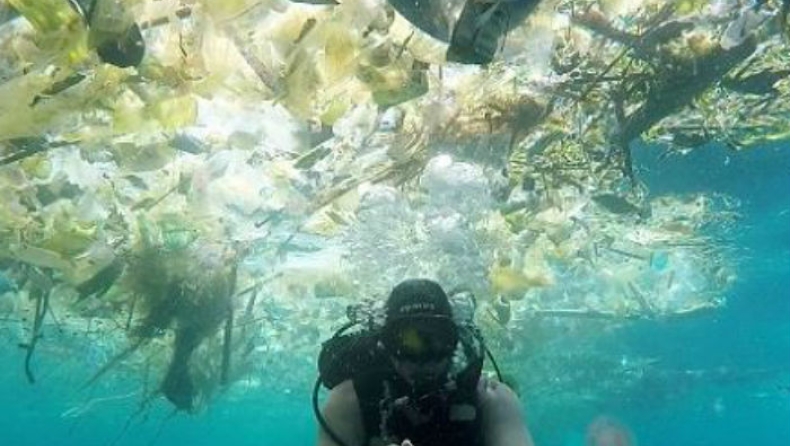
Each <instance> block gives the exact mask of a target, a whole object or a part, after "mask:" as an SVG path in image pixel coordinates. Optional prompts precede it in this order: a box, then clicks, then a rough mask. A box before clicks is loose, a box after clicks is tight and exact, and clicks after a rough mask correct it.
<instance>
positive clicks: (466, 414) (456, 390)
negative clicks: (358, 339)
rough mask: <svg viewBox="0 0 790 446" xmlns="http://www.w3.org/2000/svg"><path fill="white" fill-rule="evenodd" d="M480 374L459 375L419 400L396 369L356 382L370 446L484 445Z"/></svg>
mask: <svg viewBox="0 0 790 446" xmlns="http://www.w3.org/2000/svg"><path fill="white" fill-rule="evenodd" d="M479 379H480V374H479V373H467V374H460V375H459V376H458V377H456V378H455V379H454V380H448V382H447V383H446V385H445V386H444V387H443V388H442V389H440V390H438V391H435V392H431V393H429V394H426V395H422V396H417V395H414V394H412V392H411V391H410V387H409V385H408V384H407V383H406V382H404V380H403V379H402V378H400V377H399V376H398V374H397V373H396V372H395V371H394V370H393V369H392V367H388V368H381V367H380V368H378V369H377V370H374V371H371V372H370V373H365V374H360V375H357V376H356V377H355V378H354V379H353V384H354V390H355V391H356V393H357V398H358V399H359V405H360V411H361V413H362V420H363V424H364V428H365V436H366V440H365V442H364V445H365V446H380V445H389V444H392V443H395V444H401V442H402V441H403V440H406V439H408V440H410V441H411V442H412V444H414V446H447V445H452V446H483V437H482V432H481V429H480V412H479V405H478V397H477V383H478V380H479Z"/></svg>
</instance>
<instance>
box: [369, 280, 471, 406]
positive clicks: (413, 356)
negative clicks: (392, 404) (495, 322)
mask: <svg viewBox="0 0 790 446" xmlns="http://www.w3.org/2000/svg"><path fill="white" fill-rule="evenodd" d="M382 342H383V344H384V347H385V349H386V351H387V353H388V355H389V357H390V359H391V361H392V364H393V365H394V367H395V370H396V371H397V373H398V374H399V375H400V376H401V377H402V378H403V379H404V380H405V381H406V382H408V383H409V384H410V385H411V386H412V387H413V388H414V389H415V390H418V389H419V390H420V391H428V390H435V389H431V388H432V387H437V386H440V385H442V384H444V382H445V381H446V378H447V373H448V371H449V369H450V364H451V362H452V361H451V359H452V356H453V353H454V352H455V348H456V345H457V344H458V328H457V327H456V325H455V322H454V321H453V314H452V308H451V306H450V302H449V300H448V298H447V295H446V294H445V292H444V290H442V287H441V286H439V284H437V283H436V282H433V281H431V280H427V279H409V280H405V281H403V282H401V283H400V284H398V285H397V286H396V287H395V288H394V289H393V290H392V292H391V293H390V296H389V298H388V299H387V304H386V320H385V323H384V328H383V330H382Z"/></svg>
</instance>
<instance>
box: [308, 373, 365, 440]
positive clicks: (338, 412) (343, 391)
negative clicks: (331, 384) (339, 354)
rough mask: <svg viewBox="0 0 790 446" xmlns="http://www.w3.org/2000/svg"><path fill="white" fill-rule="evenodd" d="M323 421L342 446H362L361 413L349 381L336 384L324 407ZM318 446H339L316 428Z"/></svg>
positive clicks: (355, 394) (323, 431)
mask: <svg viewBox="0 0 790 446" xmlns="http://www.w3.org/2000/svg"><path fill="white" fill-rule="evenodd" d="M323 414H324V419H325V420H326V423H327V424H328V425H329V427H330V428H331V429H332V431H333V432H334V433H335V435H337V436H338V437H340V439H341V440H342V441H343V442H344V443H345V445H342V446H363V444H362V442H363V441H364V438H365V431H364V427H363V425H362V413H361V412H360V410H359V400H358V399H357V392H356V390H354V383H353V382H352V381H351V380H347V381H343V382H342V383H340V384H338V385H337V386H336V387H335V388H334V389H332V391H331V392H329V399H328V400H327V402H326V406H324V412H323ZM318 446H341V445H339V444H338V443H336V442H335V441H333V440H332V438H331V437H330V436H329V434H327V432H326V431H325V430H324V429H323V428H322V427H321V426H319V427H318Z"/></svg>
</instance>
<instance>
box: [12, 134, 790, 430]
mask: <svg viewBox="0 0 790 446" xmlns="http://www.w3.org/2000/svg"><path fill="white" fill-rule="evenodd" d="M788 146H790V142H781V143H777V144H775V145H772V146H766V147H760V148H754V149H750V150H745V151H741V152H733V151H729V150H727V149H724V148H722V147H719V146H709V147H705V148H702V149H699V150H695V151H694V152H693V153H691V154H689V155H687V156H674V157H668V158H666V157H664V158H660V157H659V156H658V154H659V153H660V152H659V151H657V150H651V148H650V147H645V146H636V147H635V148H634V154H635V157H636V165H637V166H638V169H639V176H640V178H641V179H642V180H644V181H645V183H646V184H647V185H648V187H649V189H650V191H651V193H652V194H656V195H660V194H667V193H671V194H683V193H692V192H718V193H723V194H727V195H728V196H730V197H733V198H735V199H737V200H739V201H740V207H739V214H740V217H739V218H738V219H737V220H736V221H735V222H734V223H733V224H732V225H731V226H730V227H729V228H728V230H727V231H726V233H722V234H711V236H712V237H721V238H723V239H726V242H727V243H728V244H729V245H730V246H731V248H732V249H733V250H734V253H735V257H736V258H737V259H738V268H737V270H738V278H737V280H736V282H735V284H734V286H732V287H731V288H730V290H729V291H728V295H727V296H726V297H727V302H728V303H727V305H726V306H725V307H723V308H720V309H716V310H714V311H710V312H706V313H703V314H701V315H694V316H690V317H688V318H676V319H670V320H651V321H638V322H633V323H629V324H626V325H622V324H620V325H618V326H617V327H615V328H613V329H611V330H608V331H607V332H606V334H605V335H603V336H601V337H600V338H598V339H596V340H595V341H594V345H592V346H590V348H594V349H596V351H597V352H598V354H602V355H604V356H606V357H608V358H611V359H612V360H613V361H619V362H621V363H625V362H627V361H629V358H633V357H649V358H652V361H653V362H652V364H651V366H650V367H648V368H645V369H643V371H642V372H641V373H643V375H641V376H640V377H639V379H638V380H636V382H637V385H631V386H628V387H627V388H625V389H618V387H617V385H616V383H615V384H614V385H612V386H609V387H608V389H609V390H607V391H603V392H599V393H598V394H597V396H596V397H595V398H589V397H587V396H585V395H586V394H587V392H586V387H587V386H596V385H600V383H595V382H580V383H577V385H576V388H569V389H565V390H564V391H565V392H566V393H567V395H564V397H563V399H562V404H546V402H547V400H546V398H543V397H538V396H536V395H538V394H540V392H541V387H542V386H541V384H540V383H535V382H533V381H530V382H529V385H526V386H522V387H521V388H520V392H521V396H522V402H523V404H524V409H525V414H526V415H525V416H526V418H527V421H528V424H529V427H530V429H531V431H532V434H533V436H534V439H535V442H536V444H538V445H557V446H572V445H584V444H585V435H586V430H587V429H588V426H589V424H590V423H591V422H592V421H593V420H595V419H596V418H598V417H600V416H606V417H609V418H611V419H615V420H619V423H620V425H621V426H623V428H624V429H627V430H630V433H631V435H632V443H633V444H639V445H643V446H659V445H666V444H676V445H700V446H704V445H719V446H720V445H742V444H750V445H756V444H759V445H763V446H771V445H776V446H784V445H787V444H790V423H788V422H787V421H788V420H790V194H788V193H787V191H788V190H790V156H789V155H788V153H789V152H788V150H790V147H788ZM45 340H46V339H45ZM579 341H580V343H581V341H582V340H579ZM42 345H46V344H45V343H43V344H42ZM317 348H318V346H316V351H317ZM41 349H42V350H41V351H40V352H38V355H37V358H36V359H35V361H34V364H35V367H36V370H37V372H38V376H37V378H38V379H37V382H36V383H35V384H32V385H31V384H29V383H28V382H27V380H26V379H25V376H24V371H23V361H24V352H23V351H22V350H21V349H18V348H17V347H16V346H13V345H2V346H0V364H2V368H0V444H2V445H29V446H39V445H40V446H44V445H46V446H52V445H80V446H85V445H110V444H112V445H128V446H132V445H150V444H158V445H171V444H173V445H175V444H188V445H191V446H202V445H220V444H221V445H239V446H241V445H296V446H307V445H312V444H314V442H315V431H316V423H315V420H314V418H313V414H312V408H311V403H310V391H311V387H312V383H311V382H310V380H309V379H303V380H301V381H300V384H299V385H298V386H294V387H293V388H267V387H251V388H249V389H246V388H244V387H243V385H242V384H237V385H235V388H231V389H230V390H229V391H228V392H226V393H225V394H222V395H220V396H219V397H218V398H217V399H216V400H214V401H212V403H211V404H210V405H209V406H208V408H207V409H206V410H205V411H204V412H201V413H199V414H195V415H186V414H182V413H175V412H174V411H173V410H172V409H171V407H170V406H169V405H168V404H167V403H166V402H165V401H164V400H154V401H150V402H148V403H147V404H146V405H141V399H140V396H139V393H138V392H139V386H137V385H136V383H133V382H130V383H128V387H127V386H126V385H124V383H123V381H115V382H114V384H113V386H111V387H109V388H108V387H107V386H104V387H101V388H100V389H93V390H91V389H87V390H86V389H84V388H82V385H83V383H84V379H85V376H87V375H86V373H90V368H89V367H91V366H95V365H96V364H98V363H101V361H102V360H103V359H104V358H93V359H90V358H91V355H90V352H89V354H88V355H87V356H88V358H89V360H88V361H87V364H86V365H84V367H82V368H80V367H77V366H74V365H73V364H72V362H70V361H66V358H65V357H63V356H62V354H63V352H59V351H47V350H46V347H41ZM499 356H500V357H502V356H506V355H503V354H502V353H499ZM301 359H303V360H302V361H300V362H299V364H302V365H300V367H302V370H295V371H294V372H298V373H296V374H297V375H298V376H304V377H309V376H310V374H311V373H312V371H311V370H309V369H310V368H311V367H312V364H313V361H312V358H301ZM500 359H504V361H503V362H506V363H507V364H509V367H511V368H517V367H518V364H519V363H520V362H522V359H527V358H512V357H510V358H508V357H505V358H500ZM91 361H94V362H95V364H93V363H91ZM523 362H524V363H526V361H523ZM514 364H515V365H514ZM582 367H583V364H582ZM510 371H511V372H515V374H517V375H521V376H525V375H528V374H529V370H510ZM565 372H567V370H557V373H558V374H562V373H565ZM260 373H262V374H266V373H267V371H266V370H262V371H260ZM279 373H282V371H280V372H279ZM266 378H267V381H268V382H271V381H275V380H276V377H271V376H269V377H266ZM271 378H275V379H271ZM616 378H617V377H615V379H616ZM533 396H535V397H533ZM607 444H609V443H606V444H599V446H606V445H607ZM611 444H615V443H611Z"/></svg>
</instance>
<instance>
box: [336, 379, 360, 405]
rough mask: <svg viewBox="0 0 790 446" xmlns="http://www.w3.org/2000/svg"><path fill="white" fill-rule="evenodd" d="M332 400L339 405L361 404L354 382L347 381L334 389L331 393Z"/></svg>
mask: <svg viewBox="0 0 790 446" xmlns="http://www.w3.org/2000/svg"><path fill="white" fill-rule="evenodd" d="M330 398H332V399H334V400H335V402H336V403H339V404H343V405H347V404H352V405H356V404H357V403H358V402H359V397H358V396H357V389H356V388H355V387H354V381H353V380H351V379H347V380H345V381H343V382H341V383H340V384H338V385H336V386H335V387H333V388H332V391H331V392H330Z"/></svg>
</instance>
